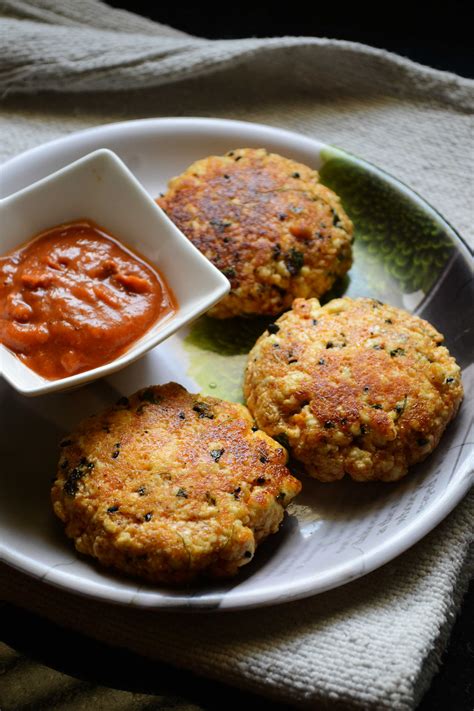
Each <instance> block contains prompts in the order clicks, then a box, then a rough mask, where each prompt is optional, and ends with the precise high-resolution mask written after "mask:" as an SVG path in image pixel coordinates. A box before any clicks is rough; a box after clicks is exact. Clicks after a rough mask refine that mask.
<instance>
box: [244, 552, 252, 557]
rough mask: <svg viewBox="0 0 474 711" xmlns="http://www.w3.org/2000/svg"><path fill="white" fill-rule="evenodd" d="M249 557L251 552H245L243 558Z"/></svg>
mask: <svg viewBox="0 0 474 711" xmlns="http://www.w3.org/2000/svg"><path fill="white" fill-rule="evenodd" d="M251 557H252V553H251V551H245V553H244V558H251Z"/></svg>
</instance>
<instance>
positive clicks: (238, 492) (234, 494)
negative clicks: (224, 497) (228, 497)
mask: <svg viewBox="0 0 474 711" xmlns="http://www.w3.org/2000/svg"><path fill="white" fill-rule="evenodd" d="M241 491H242V489H241V488H240V486H238V487H237V488H236V489H234V491H233V492H232V496H233V497H234V499H239V494H240V492H241Z"/></svg>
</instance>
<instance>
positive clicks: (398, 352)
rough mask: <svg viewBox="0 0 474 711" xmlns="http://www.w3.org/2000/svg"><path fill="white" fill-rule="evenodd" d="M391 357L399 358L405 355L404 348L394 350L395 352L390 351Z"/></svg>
mask: <svg viewBox="0 0 474 711" xmlns="http://www.w3.org/2000/svg"><path fill="white" fill-rule="evenodd" d="M390 355H391V356H392V358H398V357H399V356H404V355H405V350H404V349H403V348H394V349H393V351H390Z"/></svg>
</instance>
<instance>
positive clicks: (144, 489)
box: [136, 486, 146, 496]
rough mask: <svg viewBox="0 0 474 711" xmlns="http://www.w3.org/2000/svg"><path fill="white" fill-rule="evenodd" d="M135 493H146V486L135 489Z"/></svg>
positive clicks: (139, 494) (142, 494) (140, 494)
mask: <svg viewBox="0 0 474 711" xmlns="http://www.w3.org/2000/svg"><path fill="white" fill-rule="evenodd" d="M136 493H137V494H138V496H145V494H146V487H145V486H140V488H139V489H137V491H136Z"/></svg>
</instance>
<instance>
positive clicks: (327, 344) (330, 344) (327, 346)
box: [326, 341, 334, 348]
mask: <svg viewBox="0 0 474 711" xmlns="http://www.w3.org/2000/svg"><path fill="white" fill-rule="evenodd" d="M326 348H334V343H333V342H332V341H328V342H327V343H326Z"/></svg>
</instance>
